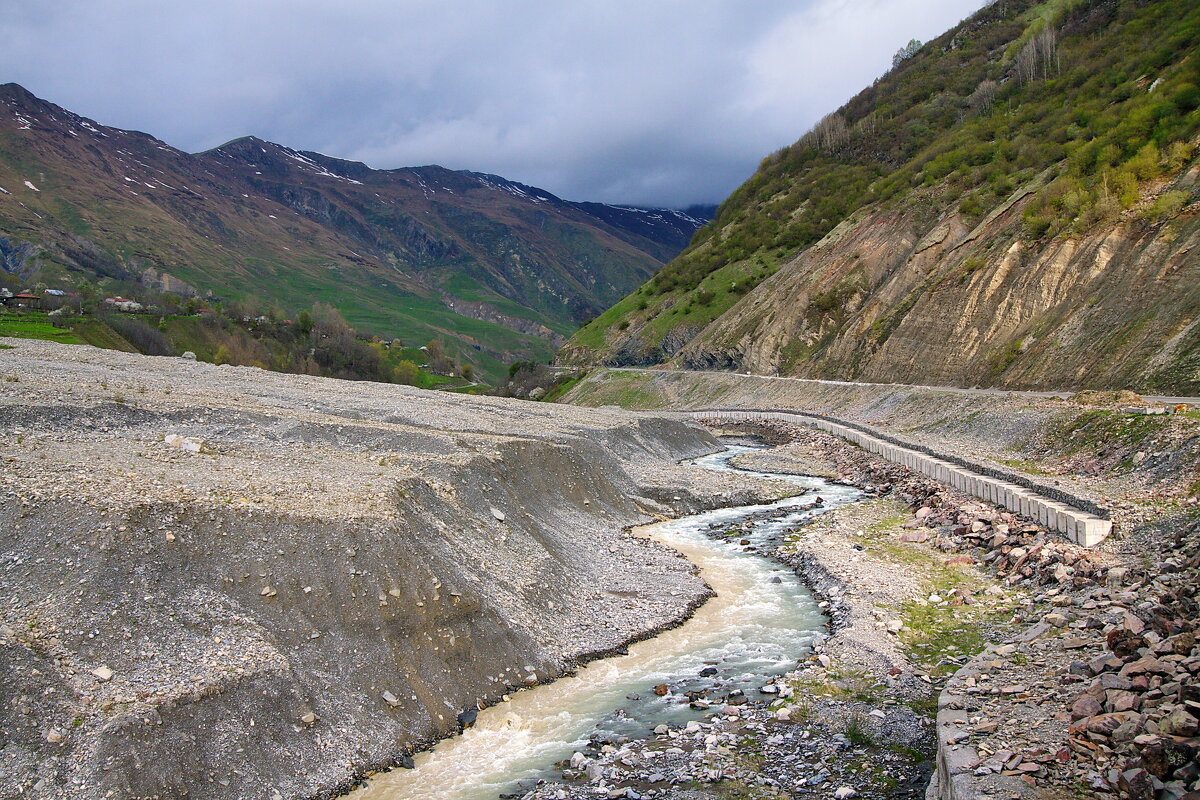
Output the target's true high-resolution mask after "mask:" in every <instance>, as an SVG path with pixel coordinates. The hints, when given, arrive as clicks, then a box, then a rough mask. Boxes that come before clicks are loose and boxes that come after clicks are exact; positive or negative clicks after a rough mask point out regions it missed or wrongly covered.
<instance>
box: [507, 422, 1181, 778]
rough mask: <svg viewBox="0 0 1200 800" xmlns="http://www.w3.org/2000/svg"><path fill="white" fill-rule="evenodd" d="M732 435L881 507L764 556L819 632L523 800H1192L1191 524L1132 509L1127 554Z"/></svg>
mask: <svg viewBox="0 0 1200 800" xmlns="http://www.w3.org/2000/svg"><path fill="white" fill-rule="evenodd" d="M741 430H744V431H746V432H752V433H756V434H758V435H761V436H763V437H764V438H766V439H768V440H770V441H772V442H774V443H776V444H778V445H779V446H778V447H776V448H774V449H772V450H768V451H763V452H761V453H755V454H749V455H745V456H740V457H739V459H738V463H739V464H740V465H742V466H746V467H750V468H755V469H771V470H776V471H788V469H789V464H788V462H789V460H790V461H791V469H793V470H795V471H797V472H802V473H817V474H825V475H829V476H833V477H836V478H840V479H841V480H845V481H847V482H851V483H854V484H856V485H859V486H861V487H863V488H864V489H866V490H867V491H870V492H873V493H875V494H878V495H879V496H880V499H879V500H876V501H874V502H871V503H866V504H862V505H858V506H854V507H847V508H844V509H838V510H836V511H834V512H832V513H831V514H828V515H825V516H822V517H820V518H818V519H816V520H815V521H812V522H810V523H808V524H806V525H803V526H800V527H798V528H797V530H795V531H794V532H793V534H792V535H791V536H789V537H787V539H786V541H785V542H783V543H782V544H781V546H780V547H779V548H778V549H777V550H776V552H775V553H774V555H775V557H777V558H779V559H780V560H782V561H784V562H786V563H789V564H792V565H793V566H794V567H795V568H796V569H797V570H798V572H799V573H800V574H801V575H803V576H804V577H805V578H806V580H807V581H808V582H809V584H810V585H811V586H812V587H813V588H814V589H815V590H816V591H817V592H818V593H819V594H820V595H821V596H822V597H823V598H824V603H823V605H824V606H825V607H826V608H827V610H828V612H829V614H830V617H831V625H830V635H829V637H828V638H827V639H825V640H824V641H823V642H822V643H820V645H819V647H818V651H817V652H816V653H815V654H814V656H813V657H812V658H811V659H810V660H809V661H807V662H806V663H803V664H799V665H797V669H796V670H794V671H793V672H791V673H789V674H788V675H786V676H784V678H782V679H780V680H777V681H775V682H773V683H772V684H770V685H767V686H764V687H763V690H762V691H761V692H760V694H759V695H758V696H747V697H745V698H740V699H738V700H736V701H735V702H728V699H727V702H726V703H725V704H724V705H721V706H720V707H717V708H714V710H713V713H712V715H711V718H710V719H709V720H707V721H705V722H700V723H691V724H689V726H687V727H685V728H682V729H660V730H659V731H656V734H655V736H654V737H652V738H650V739H646V740H639V741H633V742H599V741H597V742H594V743H593V747H592V748H590V749H588V750H586V751H583V752H580V753H579V754H577V755H576V756H575V757H574V758H573V759H572V760H571V762H570V763H568V764H565V765H564V772H563V776H564V777H563V781H562V782H558V783H548V784H546V785H544V786H541V787H539V788H538V789H536V790H535V791H534V792H532V793H530V794H529V795H528V800H552V799H553V800H562V799H563V798H572V800H574V799H576V798H580V799H581V798H595V797H612V798H617V797H628V798H639V797H640V798H659V799H662V800H665V799H666V798H672V799H674V798H689V799H691V798H723V797H748V798H784V797H832V798H838V799H841V800H844V798H850V797H855V796H859V797H891V796H919V795H922V794H925V793H926V792H927V791H928V794H929V796H930V797H946V798H950V797H954V798H966V797H1016V796H1026V795H1028V796H1039V797H1042V796H1059V795H1062V794H1064V793H1065V794H1079V793H1082V794H1084V795H1094V796H1098V797H1117V796H1120V797H1138V798H1145V799H1147V800H1148V799H1149V798H1152V797H1154V798H1161V799H1162V800H1175V798H1187V800H1194V798H1196V797H1198V796H1200V795H1197V794H1196V792H1197V791H1198V790H1200V783H1198V782H1197V781H1198V780H1200V771H1198V770H1200V766H1198V765H1200V760H1198V753H1200V738H1197V731H1196V720H1197V719H1200V705H1198V704H1197V702H1196V696H1195V692H1196V686H1197V684H1198V678H1197V673H1198V671H1200V650H1198V649H1197V647H1196V641H1195V638H1194V636H1195V634H1194V631H1195V630H1196V627H1197V617H1198V616H1200V615H1198V614H1197V609H1196V605H1195V599H1194V595H1195V593H1194V587H1195V586H1196V585H1197V581H1198V580H1200V529H1198V526H1197V522H1196V520H1195V519H1194V516H1192V515H1189V514H1186V513H1185V514H1182V515H1172V514H1161V513H1160V514H1158V515H1143V516H1142V517H1141V518H1143V519H1144V518H1145V517H1146V516H1149V517H1150V518H1151V519H1153V520H1154V521H1153V522H1152V523H1151V524H1152V525H1153V526H1154V527H1153V528H1152V529H1147V528H1146V527H1142V528H1139V529H1136V531H1135V532H1131V533H1130V534H1129V537H1131V538H1136V540H1137V541H1142V542H1154V543H1155V544H1156V546H1155V548H1154V549H1153V550H1152V551H1150V552H1144V553H1143V557H1142V558H1140V559H1138V560H1136V561H1132V560H1131V559H1129V558H1128V557H1125V556H1123V551H1124V550H1125V549H1126V546H1125V545H1123V544H1122V543H1121V541H1119V542H1118V543H1117V544H1116V546H1112V547H1109V548H1107V551H1100V552H1098V551H1087V550H1083V549H1081V548H1079V547H1076V546H1074V545H1070V544H1067V543H1065V542H1062V541H1061V540H1058V539H1057V538H1056V537H1054V536H1052V535H1050V534H1048V533H1047V532H1046V531H1045V530H1044V529H1043V528H1041V527H1040V526H1038V525H1036V524H1034V523H1032V522H1029V521H1027V520H1022V519H1019V518H1017V517H1015V516H1014V515H1012V514H1010V513H1008V512H1007V511H1004V510H1002V509H997V508H994V507H992V506H989V505H988V504H984V503H980V502H978V501H976V500H975V499H973V498H970V497H967V496H964V495H961V494H960V493H957V492H954V491H952V490H948V489H946V488H945V487H942V486H939V485H938V484H936V483H934V482H932V481H929V480H928V479H926V478H924V477H923V476H920V475H916V474H914V473H912V472H910V471H908V470H906V469H905V468H903V467H900V466H898V465H895V464H891V463H888V462H884V461H881V460H879V459H876V458H874V457H872V456H870V455H868V454H867V453H865V452H863V451H861V450H858V449H857V448H853V447H850V446H848V445H846V444H845V443H844V442H841V441H840V440H837V439H835V438H833V437H831V436H828V435H827V434H824V433H821V432H818V431H815V430H812V429H808V428H803V427H795V426H787V425H780V424H774V423H773V424H770V425H767V426H754V427H752V428H743V429H741ZM735 535H736V533H735ZM1122 541H1124V540H1122ZM931 773H932V782H931V784H930V786H929V787H928V789H926V783H929V782H930V781H929V778H930V777H931Z"/></svg>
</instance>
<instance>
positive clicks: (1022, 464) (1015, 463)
mask: <svg viewBox="0 0 1200 800" xmlns="http://www.w3.org/2000/svg"><path fill="white" fill-rule="evenodd" d="M996 461H997V462H999V463H1001V464H1003V465H1004V466H1006V467H1012V468H1013V469H1015V470H1020V471H1021V472H1025V473H1027V474H1029V475H1053V474H1054V473H1052V472H1047V471H1046V470H1044V469H1042V468H1041V467H1040V466H1038V464H1037V463H1036V462H1034V461H1026V460H1023V459H1019V458H998V459H996Z"/></svg>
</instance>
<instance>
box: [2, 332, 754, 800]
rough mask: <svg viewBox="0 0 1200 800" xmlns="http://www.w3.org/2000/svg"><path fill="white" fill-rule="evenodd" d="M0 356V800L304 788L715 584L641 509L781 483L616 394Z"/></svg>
mask: <svg viewBox="0 0 1200 800" xmlns="http://www.w3.org/2000/svg"><path fill="white" fill-rule="evenodd" d="M7 343H8V344H11V345H16V346H15V348H14V349H6V350H3V351H0V427H2V429H3V431H4V437H5V439H4V441H5V444H4V448H3V451H2V452H0V797H17V796H20V797H55V798H104V797H135V796H162V797H188V798H275V797H280V798H284V797H286V798H295V797H313V796H323V795H329V794H334V793H336V792H338V791H339V790H340V789H342V788H344V787H346V786H347V785H348V784H349V783H350V782H352V781H353V780H354V779H355V778H356V777H358V776H360V775H362V774H363V773H364V772H366V771H368V770H371V769H377V768H380V767H384V766H388V765H392V764H396V763H403V760H404V758H405V756H406V754H407V753H409V752H411V751H412V750H414V749H416V748H419V747H421V746H423V745H424V744H427V743H428V742H430V741H432V740H434V739H436V738H439V737H442V736H445V735H448V734H450V733H452V732H454V731H455V730H457V729H458V727H459V715H460V714H461V713H463V712H467V711H470V710H473V709H475V708H477V707H479V706H481V705H485V704H488V703H490V702H494V701H495V700H497V699H498V698H499V697H501V696H502V695H503V694H504V693H505V692H508V691H511V690H512V689H513V688H515V687H520V686H523V685H528V684H532V683H536V682H541V681H544V680H549V679H551V678H553V677H555V676H558V675H561V674H564V673H565V672H568V671H569V670H571V669H572V668H573V666H575V665H577V664H579V663H581V662H582V661H584V660H587V659H588V658H591V657H595V656H596V655H599V654H603V653H606V652H611V651H614V650H616V649H619V648H620V647H622V646H623V645H624V644H626V643H628V642H629V641H631V640H634V639H638V638H643V637H645V636H647V635H650V634H651V633H653V632H655V631H657V630H661V629H663V628H665V627H668V626H671V625H674V624H678V622H679V621H680V620H682V619H683V618H684V617H686V615H687V614H688V613H689V612H690V610H691V609H692V608H694V607H695V606H696V604H698V603H699V602H702V600H703V599H704V597H705V596H706V595H707V592H708V589H707V587H706V586H705V585H704V584H703V582H702V581H701V580H700V579H699V578H698V577H696V575H695V574H694V570H693V569H692V567H691V565H690V564H688V563H687V562H686V561H684V560H683V559H682V558H680V557H679V556H678V555H677V554H675V553H674V552H673V551H670V550H668V549H666V548H664V547H662V546H659V545H656V544H653V543H651V542H648V541H645V540H643V539H639V538H634V537H632V536H630V535H628V534H627V533H626V532H625V529H626V528H627V527H628V526H630V525H632V524H635V523H638V522H642V521H645V520H646V518H647V515H649V514H669V513H672V512H677V511H688V510H694V509H697V508H700V507H702V506H703V507H708V506H715V505H726V504H731V503H735V502H750V501H752V500H754V499H756V498H761V497H766V496H770V495H771V492H772V490H771V489H770V487H769V486H766V485H763V484H758V485H752V484H751V483H748V482H747V481H746V480H745V479H744V478H740V477H737V476H729V475H716V474H713V473H711V472H707V471H703V470H691V469H687V468H684V467H678V466H676V465H675V463H676V462H677V461H678V460H679V459H683V458H689V457H693V456H698V455H701V454H704V453H707V452H711V451H713V450H715V449H717V447H718V446H719V445H718V444H717V442H716V441H715V440H714V439H713V438H712V437H711V436H710V435H709V434H708V433H706V432H705V431H703V430H702V429H700V428H699V427H698V426H696V425H693V424H690V423H686V422H681V421H677V420H668V419H663V418H658V417H654V416H652V415H646V414H636V413H629V412H624V411H619V410H610V409H600V410H596V409H581V408H572V407H563V406H546V405H539V404H536V403H524V402H519V401H512V400H495V399H488V398H476V397H459V396H452V395H447V394H439V393H432V392H423V391H420V390H416V389H409V388H406V387H398V386H391V385H384V384H372V383H351V382H345V381H336V380H329V379H320V378H311V377H306V376H297V375H282V374H276V373H271V372H266V371H263V370H258V369H254V368H248V367H216V366H213V365H208V364H203V363H196V362H194V361H189V360H184V359H166V358H158V359H155V358H149V357H142V356H133V355H127V354H123V353H116V352H110V351H101V350H96V349H92V348H84V347H71V346H65V345H56V344H51V343H47V342H31V341H16V340H8V342H7Z"/></svg>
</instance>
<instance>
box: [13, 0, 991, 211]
mask: <svg viewBox="0 0 1200 800" xmlns="http://www.w3.org/2000/svg"><path fill="white" fill-rule="evenodd" d="M980 4H981V0H790V1H788V2H785V1H784V0H492V2H484V0H341V1H340V2H337V1H336V0H0V7H2V9H3V11H2V13H0V82H7V81H15V82H17V83H20V84H22V85H24V86H25V87H26V88H27V89H29V90H30V91H32V92H33V93H34V94H37V95H39V96H41V97H43V98H45V99H47V100H51V101H53V102H55V103H58V104H59V105H62V106H65V107H67V108H68V109H70V110H72V111H75V112H77V113H80V114H83V115H85V116H88V117H92V118H94V119H96V120H98V121H100V122H103V123H105V124H108V125H113V126H116V127H121V128H133V129H137V130H143V131H146V132H148V133H152V134H154V135H155V136H157V137H159V138H160V139H164V140H165V141H167V142H168V143H169V144H172V145H174V146H176V147H179V148H182V149H185V150H191V151H196V150H203V149H206V148H209V147H214V146H216V145H219V144H221V143H222V142H225V141H227V140H229V139H233V138H236V137H238V136H242V135H246V134H253V135H256V136H259V137H261V138H264V139H269V140H271V141H274V142H278V143H280V144H285V145H288V146H290V147H295V148H297V149H304V150H317V151H319V152H322V153H327V154H329V155H335V156H340V157H343V158H351V159H356V160H360V161H364V162H366V163H367V164H369V165H371V166H373V167H379V168H390V167H401V166H413V165H419V164H431V163H436V164H442V165H444V166H447V167H451V168H454V169H472V170H476V171H481V172H492V173H496V174H498V175H503V176H505V177H507V178H512V179H514V180H519V181H523V182H525V183H529V184H533V185H535V186H539V187H542V188H544V189H548V190H550V191H552V192H554V193H556V194H559V195H561V196H563V197H566V198H568V199H571V200H601V201H605V202H613V203H630V204H643V205H668V206H683V205H687V204H690V203H698V202H717V201H719V200H721V199H723V198H724V197H725V196H726V195H727V194H728V193H729V192H730V191H732V190H733V189H734V188H735V187H736V186H737V185H738V184H739V183H741V182H742V181H743V180H745V179H746V178H747V177H748V176H749V175H750V174H751V173H752V172H753V171H754V168H755V167H756V166H757V164H758V162H759V160H761V159H762V157H763V156H765V155H767V154H768V153H770V152H771V151H773V150H776V149H778V148H779V147H782V146H783V145H785V144H788V143H790V142H792V141H795V140H796V139H797V138H799V137H800V135H801V134H803V133H804V132H805V131H806V130H807V129H808V128H809V127H810V126H811V125H812V123H813V122H815V121H816V120H817V119H818V118H820V117H821V116H822V115H824V114H825V113H828V112H829V111H832V110H833V109H835V108H836V107H837V106H838V105H840V104H841V103H842V102H843V101H845V100H846V99H848V98H849V97H851V96H852V95H853V94H854V93H855V92H857V91H858V90H859V89H861V88H863V87H864V86H866V85H867V84H869V83H870V82H871V81H872V80H874V78H876V77H877V76H879V75H880V74H882V73H883V72H884V71H886V69H887V68H888V67H889V66H890V63H891V55H892V53H894V52H895V51H896V49H897V48H899V47H900V46H901V45H903V44H904V43H905V42H907V41H908V40H909V39H912V38H916V39H921V40H922V41H925V40H928V39H931V38H933V37H935V36H937V35H938V34H940V33H941V32H943V31H945V30H946V29H948V28H949V27H951V26H952V25H954V24H955V23H957V22H958V21H959V20H960V19H962V18H964V17H966V16H968V15H969V14H970V13H971V12H973V11H974V10H975V9H976V8H978V7H979V6H980Z"/></svg>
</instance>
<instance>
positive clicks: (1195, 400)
mask: <svg viewBox="0 0 1200 800" xmlns="http://www.w3.org/2000/svg"><path fill="white" fill-rule="evenodd" d="M612 369H616V370H619V371H621V372H649V373H656V372H668V373H670V372H678V373H699V374H701V375H742V376H746V377H751V378H762V379H763V380H769V381H795V382H796V383H820V384H826V385H829V386H882V387H884V388H891V389H924V390H928V391H932V392H955V393H958V394H1007V395H1016V396H1018V397H1061V398H1063V399H1064V400H1065V399H1066V398H1068V397H1070V396H1071V395H1072V394H1074V392H1072V391H1064V392H1028V391H1018V390H1015V389H966V388H963V387H961V386H922V385H919V384H910V383H862V382H858V381H827V380H819V379H815V378H783V377H780V376H778V375H754V374H752V373H749V372H718V371H706V370H690V369H651V368H647V367H613V368H612ZM1142 397H1143V398H1145V399H1146V401H1147V402H1150V403H1159V404H1162V405H1177V404H1179V403H1187V404H1189V405H1200V397H1163V396H1159V395H1142Z"/></svg>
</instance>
